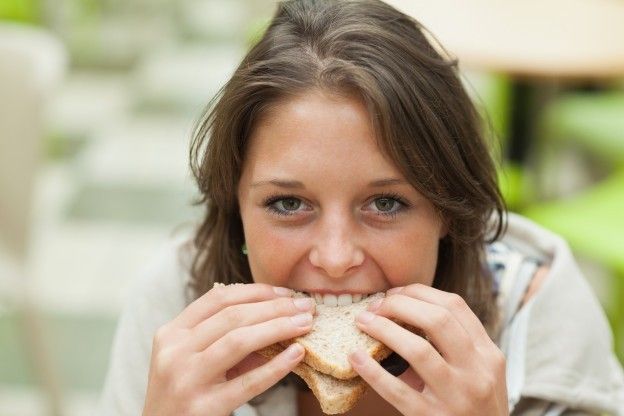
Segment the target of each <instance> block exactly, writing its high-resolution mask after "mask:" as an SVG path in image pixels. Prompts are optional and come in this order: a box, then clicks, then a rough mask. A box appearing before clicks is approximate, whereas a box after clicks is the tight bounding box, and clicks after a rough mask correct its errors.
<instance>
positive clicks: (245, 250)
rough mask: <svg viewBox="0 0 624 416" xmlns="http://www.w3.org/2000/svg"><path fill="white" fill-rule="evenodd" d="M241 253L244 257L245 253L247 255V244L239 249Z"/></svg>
mask: <svg viewBox="0 0 624 416" xmlns="http://www.w3.org/2000/svg"><path fill="white" fill-rule="evenodd" d="M241 253H243V254H244V255H247V253H249V252H248V251H247V243H244V244H243V246H242V247H241Z"/></svg>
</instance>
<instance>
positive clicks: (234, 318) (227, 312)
mask: <svg viewBox="0 0 624 416" xmlns="http://www.w3.org/2000/svg"><path fill="white" fill-rule="evenodd" d="M223 317H224V318H225V320H226V321H227V322H228V323H229V324H238V323H241V322H243V321H244V319H245V316H244V314H242V313H241V311H240V308H239V307H238V306H228V307H226V308H225V309H223Z"/></svg>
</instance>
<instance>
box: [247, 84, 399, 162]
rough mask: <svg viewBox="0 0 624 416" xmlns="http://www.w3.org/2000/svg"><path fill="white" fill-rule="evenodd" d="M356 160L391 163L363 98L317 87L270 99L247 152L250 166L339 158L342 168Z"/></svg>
mask: <svg viewBox="0 0 624 416" xmlns="http://www.w3.org/2000/svg"><path fill="white" fill-rule="evenodd" d="M354 162H359V163H360V164H365V165H367V166H369V167H370V166H371V165H376V166H377V168H382V167H386V168H387V167H389V166H388V165H392V163H391V162H390V161H388V160H386V158H385V157H384V156H383V155H382V153H381V152H380V149H379V148H378V146H377V142H376V139H375V132H374V128H373V126H372V123H371V120H370V116H369V114H368V111H367V109H366V106H365V104H364V102H363V101H362V100H360V99H358V98H357V97H356V96H349V97H345V96H335V95H327V94H324V93H321V92H310V93H307V94H304V95H299V96H296V97H293V98H289V99H287V100H283V101H281V102H279V103H276V104H275V105H273V106H272V107H271V109H270V110H269V111H267V112H266V113H265V114H264V115H263V116H262V118H261V119H260V120H258V122H257V123H256V125H255V127H254V130H253V132H252V135H251V137H250V142H249V144H248V149H247V156H246V163H250V164H252V167H254V168H259V167H263V168H269V167H277V166H286V165H297V166H298V167H302V166H305V165H314V167H316V168H319V167H323V166H327V165H334V164H336V163H343V164H344V167H345V169H346V168H347V167H351V168H353V167H357V163H354ZM354 165H355V166H354Z"/></svg>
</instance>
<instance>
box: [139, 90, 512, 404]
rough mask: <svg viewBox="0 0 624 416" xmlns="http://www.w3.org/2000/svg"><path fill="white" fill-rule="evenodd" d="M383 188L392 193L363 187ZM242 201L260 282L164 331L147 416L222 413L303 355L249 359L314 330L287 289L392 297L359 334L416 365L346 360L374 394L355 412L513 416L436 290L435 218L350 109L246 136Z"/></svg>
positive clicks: (301, 107) (364, 120)
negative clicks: (399, 367)
mask: <svg viewBox="0 0 624 416" xmlns="http://www.w3.org/2000/svg"><path fill="white" fill-rule="evenodd" d="M383 179H392V180H397V182H393V183H388V182H386V183H384V184H381V185H380V184H377V185H378V186H371V185H370V184H371V182H375V181H379V180H383ZM267 181H269V182H267ZM271 181H273V182H271ZM275 181H281V182H282V183H281V184H280V183H276V182H275ZM284 181H289V182H290V185H288V184H285V183H284ZM294 181H296V182H297V184H298V185H297V186H293V182H294ZM237 196H238V201H239V206H240V214H241V218H242V221H243V227H244V232H245V238H246V244H247V248H248V253H249V254H248V258H249V264H250V267H251V272H252V275H253V279H254V281H255V283H254V284H248V285H230V286H228V287H217V288H214V289H212V290H210V291H209V292H208V293H206V294H205V295H204V296H202V297H200V298H199V299H197V300H196V301H195V302H193V303H191V304H190V305H189V306H188V307H187V308H186V309H184V310H183V311H182V313H180V315H179V316H177V317H176V318H175V319H174V320H172V321H171V322H168V323H167V324H165V325H163V326H162V327H161V328H159V330H158V331H157V334H156V336H155V337H154V343H153V347H152V357H151V363H150V374H149V379H148V387H147V395H146V402H145V408H144V412H143V414H144V415H162V416H164V415H205V414H210V415H215V416H226V415H229V414H230V413H231V412H232V411H233V410H234V409H236V408H238V407H239V406H241V405H242V404H243V403H246V402H247V401H249V400H250V399H251V398H253V397H255V396H257V395H258V394H260V393H262V392H264V391H266V390H267V389H268V388H270V387H271V386H273V385H274V384H275V383H277V382H278V381H279V380H280V379H282V378H283V377H284V376H285V375H286V374H288V373H289V372H290V371H291V370H292V369H293V368H294V367H295V366H296V365H297V364H298V363H299V362H300V361H301V359H302V358H303V351H302V350H301V349H299V350H297V349H296V348H297V346H298V344H294V346H293V347H292V348H293V349H294V350H292V351H291V352H292V353H293V354H292V355H290V356H289V355H288V354H287V353H282V354H280V355H278V356H277V357H275V358H273V359H271V360H270V361H267V360H265V359H263V358H261V357H259V356H258V355H257V354H255V353H254V352H255V351H258V350H260V349H261V348H263V347H266V346H268V345H271V344H274V343H276V342H278V341H281V340H286V339H290V338H293V337H296V336H300V335H303V334H305V333H307V332H309V331H310V329H311V323H312V316H313V314H314V308H315V307H314V303H313V302H308V304H301V303H299V302H297V300H295V299H293V298H292V291H290V290H289V289H296V290H299V291H306V292H320V293H335V294H339V293H373V292H378V291H386V290H388V289H391V288H394V289H392V291H389V292H388V295H387V297H386V298H385V299H384V300H383V302H381V303H379V304H376V305H373V307H372V308H371V309H370V311H366V312H365V313H363V314H361V315H360V316H358V320H357V325H358V327H359V328H360V329H361V330H362V331H364V332H367V333H369V334H370V335H371V336H373V337H374V338H377V339H379V340H380V341H382V342H384V343H385V344H387V345H388V346H389V347H390V348H391V349H393V350H394V351H396V352H398V353H399V354H400V355H401V356H403V357H404V358H405V359H406V360H407V361H408V362H409V363H410V366H411V367H410V368H409V369H408V370H407V371H406V372H405V373H404V374H402V375H401V376H400V377H398V378H397V377H394V376H392V375H391V374H389V373H388V372H386V371H385V370H384V369H383V368H382V367H381V366H380V365H379V364H378V363H377V362H376V361H374V360H372V359H371V358H369V357H368V356H366V355H365V354H362V353H361V352H357V351H355V352H354V353H353V354H352V355H351V357H350V360H351V363H352V365H353V367H354V369H355V370H356V371H357V372H358V373H359V374H360V375H361V376H362V377H363V378H364V380H366V381H367V382H368V384H369V385H370V386H371V387H372V389H373V390H374V391H375V394H374V395H372V396H366V397H367V398H366V399H365V400H366V401H367V404H369V405H370V406H368V405H367V407H366V408H362V407H359V408H356V409H360V410H358V411H357V413H351V414H359V415H360V416H364V415H368V414H387V415H396V414H403V415H422V414H440V415H474V414H479V415H507V414H508V409H507V394H506V387H505V385H506V383H505V360H504V357H503V354H502V353H501V352H500V350H498V348H497V347H496V345H495V344H494V343H493V342H492V341H491V340H490V338H489V337H488V335H487V333H486V331H485V329H484V328H483V326H482V325H481V323H480V322H479V320H478V318H477V317H476V316H475V315H474V314H473V313H472V311H471V310H470V309H469V308H468V306H467V305H466V303H465V302H464V301H463V299H461V298H460V297H459V296H457V295H454V294H450V293H445V292H442V291H439V290H437V289H433V288H432V287H431V284H432V282H433V277H434V273H435V266H436V262H437V253H438V244H439V240H440V239H441V238H443V237H444V236H445V235H446V232H447V230H446V226H445V224H444V220H443V219H442V218H441V217H440V215H439V214H438V212H436V210H435V209H434V207H433V206H432V205H431V203H430V202H429V201H427V200H426V199H425V198H423V197H422V195H420V194H419V193H418V192H417V191H416V189H414V188H413V187H412V186H411V185H409V184H407V183H405V178H403V177H402V176H401V175H400V173H399V171H398V169H397V168H396V167H395V166H394V164H393V163H392V161H391V160H388V159H387V158H385V157H384V156H383V155H382V153H381V152H380V151H379V149H378V147H377V146H376V144H375V140H374V136H373V130H372V128H371V125H370V122H369V118H368V114H367V111H366V108H365V107H364V105H363V104H362V103H361V102H360V101H359V100H357V99H356V98H354V97H351V98H346V97H337V96H332V95H328V94H324V93H321V92H319V91H309V92H307V93H306V94H304V95H302V96H299V97H297V98H292V99H290V100H288V101H284V102H282V103H279V105H277V106H276V107H274V109H273V111H272V112H271V113H268V114H266V115H265V117H264V119H262V120H261V121H260V122H259V123H257V125H256V126H255V128H254V131H253V132H252V136H251V137H250V143H249V146H248V149H247V153H246V155H245V161H244V164H243V172H242V176H241V178H240V182H239V188H238V191H237ZM276 210H277V211H279V212H281V215H280V214H278V213H276ZM280 287H281V289H276V288H280ZM287 288H289V289H287ZM307 300H308V301H309V300H310V299H307ZM390 319H398V320H400V321H403V322H405V323H408V324H410V325H412V326H413V327H416V328H419V329H421V330H422V331H424V333H425V334H426V335H427V336H428V340H426V339H425V338H423V337H420V336H417V335H415V334H414V333H412V332H409V331H407V330H405V329H403V328H402V327H400V326H398V325H397V324H395V323H394V322H392V321H391V320H390ZM356 409H354V410H356ZM300 411H301V412H300V415H301V416H309V415H312V414H315V413H314V412H317V411H318V408H313V407H306V406H303V407H300ZM370 411H373V413H370ZM367 412H369V413H367Z"/></svg>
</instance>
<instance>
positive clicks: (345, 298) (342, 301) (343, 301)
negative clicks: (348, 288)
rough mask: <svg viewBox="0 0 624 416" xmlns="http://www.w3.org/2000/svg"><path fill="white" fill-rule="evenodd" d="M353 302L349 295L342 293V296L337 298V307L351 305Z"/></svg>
mask: <svg viewBox="0 0 624 416" xmlns="http://www.w3.org/2000/svg"><path fill="white" fill-rule="evenodd" d="M352 302H353V300H352V298H351V295H349V294H348V293H343V294H342V295H340V296H338V305H340V306H344V305H351V303H352Z"/></svg>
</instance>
